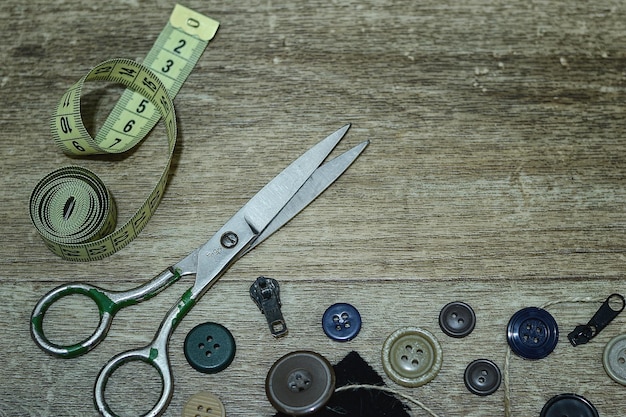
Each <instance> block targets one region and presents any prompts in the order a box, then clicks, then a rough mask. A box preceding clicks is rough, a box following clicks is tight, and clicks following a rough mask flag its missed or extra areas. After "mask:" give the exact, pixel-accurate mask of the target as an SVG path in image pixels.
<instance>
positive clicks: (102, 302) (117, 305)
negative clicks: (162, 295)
mask: <svg viewBox="0 0 626 417" xmlns="http://www.w3.org/2000/svg"><path fill="white" fill-rule="evenodd" d="M181 276H182V275H181V273H180V271H179V270H175V269H174V268H168V269H166V270H165V271H163V272H162V273H160V274H159V275H157V276H156V277H155V278H154V279H152V280H151V281H149V282H147V283H146V284H144V285H141V286H140V287H137V288H133V289H131V290H128V291H107V290H104V289H102V288H100V287H96V286H94V285H90V284H85V283H80V282H76V283H69V284H65V285H61V286H59V287H57V288H55V289H53V290H52V291H50V292H49V293H48V294H46V295H44V296H43V297H42V298H41V299H40V300H39V302H38V303H37V305H36V306H35V308H34V309H33V313H32V316H31V326H30V329H31V334H32V336H33V340H34V341H35V343H36V344H37V345H38V346H39V347H40V348H41V349H42V350H43V351H45V352H47V353H49V354H51V355H54V356H58V357H62V358H74V357H76V356H80V355H83V354H85V353H87V352H89V351H90V350H91V349H93V348H94V347H96V346H97V345H98V344H99V343H100V342H101V341H102V340H104V338H105V337H106V335H107V332H108V331H109V328H110V327H111V322H112V321H113V317H114V316H115V314H116V313H117V312H118V311H119V310H121V309H122V308H124V307H127V306H130V305H133V304H137V303H139V302H141V301H144V300H147V299H150V298H152V297H154V296H155V295H157V294H158V293H159V292H161V291H162V290H164V289H165V288H167V287H169V286H170V285H171V284H173V283H174V282H176V281H177V280H178V279H179V278H180V277H181ZM71 295H80V296H86V297H88V298H91V299H92V300H93V301H94V302H95V303H96V306H97V307H98V312H99V313H100V322H99V324H98V327H97V328H96V330H95V331H94V332H93V333H92V335H91V336H89V337H87V338H86V339H84V340H82V341H80V342H78V343H75V344H72V345H67V346H64V345H59V344H56V343H53V342H51V341H50V340H49V339H48V338H47V337H46V335H45V334H44V330H43V322H44V317H45V315H46V312H47V311H48V309H49V308H50V307H51V306H52V305H53V304H54V303H55V302H57V301H59V300H60V299H62V298H65V297H68V296H71Z"/></svg>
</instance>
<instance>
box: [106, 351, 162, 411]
mask: <svg viewBox="0 0 626 417" xmlns="http://www.w3.org/2000/svg"><path fill="white" fill-rule="evenodd" d="M134 361H141V362H144V363H147V364H149V365H151V366H153V367H154V368H155V369H156V370H157V371H158V372H159V375H160V376H161V382H162V385H163V390H162V391H161V397H160V398H159V400H158V402H157V403H156V405H154V407H153V409H152V410H150V411H149V412H148V413H146V414H144V415H143V417H155V416H158V415H160V414H161V413H162V412H163V410H165V408H167V406H168V405H169V402H170V400H171V399H172V394H173V392H174V381H173V378H172V370H171V368H170V364H169V361H168V354H167V345H163V346H158V347H157V346H156V342H155V343H152V344H150V345H148V346H146V347H144V348H141V349H134V350H129V351H127V352H123V353H120V354H119V355H117V356H115V357H113V358H112V359H111V360H110V361H109V362H108V363H107V364H106V365H105V366H104V367H103V368H102V370H101V371H100V374H99V375H98V379H96V383H95V385H94V399H95V403H96V408H97V409H98V412H99V413H100V414H101V415H102V416H104V417H117V414H115V413H114V412H113V410H111V408H110V407H109V405H108V404H107V402H106V399H105V390H106V385H107V382H108V380H109V378H110V377H111V375H112V374H113V373H114V372H115V371H116V370H117V369H118V368H119V367H121V366H122V365H124V364H126V363H128V362H134Z"/></svg>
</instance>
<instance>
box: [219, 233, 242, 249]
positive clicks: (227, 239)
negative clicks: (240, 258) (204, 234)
mask: <svg viewBox="0 0 626 417" xmlns="http://www.w3.org/2000/svg"><path fill="white" fill-rule="evenodd" d="M220 242H221V243H222V246H224V247H225V248H226V249H230V248H234V247H235V246H237V242H239V237H238V236H237V234H236V233H235V232H226V233H224V234H223V235H222V239H221V240H220Z"/></svg>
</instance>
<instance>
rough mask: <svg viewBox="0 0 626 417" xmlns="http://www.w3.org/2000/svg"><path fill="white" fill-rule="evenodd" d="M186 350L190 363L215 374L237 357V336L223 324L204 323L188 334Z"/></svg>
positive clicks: (202, 370)
mask: <svg viewBox="0 0 626 417" xmlns="http://www.w3.org/2000/svg"><path fill="white" fill-rule="evenodd" d="M184 350H185V357H186V358H187V362H189V365H191V366H192V367H193V368H194V369H196V370H197V371H199V372H204V373H207V374H214V373H217V372H220V371H222V370H224V369H226V367H228V365H230V364H231V362H232V361H233V359H234V358H235V350H236V349H235V338H234V337H233V335H232V334H231V333H230V331H229V330H228V329H227V328H226V327H224V326H222V325H221V324H218V323H212V322H207V323H202V324H199V325H197V326H196V327H194V328H193V329H191V331H190V332H189V333H188V334H187V337H186V338H185V349H184Z"/></svg>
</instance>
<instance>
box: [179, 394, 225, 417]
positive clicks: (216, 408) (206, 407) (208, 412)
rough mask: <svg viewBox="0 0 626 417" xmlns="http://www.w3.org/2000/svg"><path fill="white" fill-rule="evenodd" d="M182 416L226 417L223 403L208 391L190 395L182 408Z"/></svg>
mask: <svg viewBox="0 0 626 417" xmlns="http://www.w3.org/2000/svg"><path fill="white" fill-rule="evenodd" d="M183 417H226V410H225V409H224V404H222V402H221V401H220V399H219V398H217V397H216V396H215V395H213V394H211V393H210V392H206V391H205V392H198V393H197V394H194V395H192V396H191V397H190V398H189V401H187V404H185V408H183Z"/></svg>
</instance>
